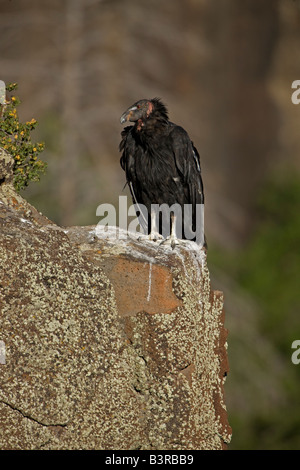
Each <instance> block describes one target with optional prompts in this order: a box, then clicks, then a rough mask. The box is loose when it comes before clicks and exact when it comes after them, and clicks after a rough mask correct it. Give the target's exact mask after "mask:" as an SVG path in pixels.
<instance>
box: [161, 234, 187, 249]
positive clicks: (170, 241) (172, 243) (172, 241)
mask: <svg viewBox="0 0 300 470" xmlns="http://www.w3.org/2000/svg"><path fill="white" fill-rule="evenodd" d="M183 243H184V240H179V239H178V238H177V237H175V236H174V235H170V236H169V237H167V238H165V239H164V240H163V241H162V242H161V243H160V245H170V246H171V248H172V250H174V248H175V247H176V245H177V246H178V245H182V244H183Z"/></svg>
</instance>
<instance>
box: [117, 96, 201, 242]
mask: <svg viewBox="0 0 300 470" xmlns="http://www.w3.org/2000/svg"><path fill="white" fill-rule="evenodd" d="M127 121H130V122H133V123H134V124H133V125H132V126H127V127H125V128H124V130H123V131H122V133H121V135H122V140H121V142H120V147H119V148H120V152H122V156H121V160H120V163H121V167H122V169H123V170H124V171H125V174H126V180H127V183H128V185H129V188H130V192H131V196H132V199H133V203H134V204H135V209H136V211H137V214H138V216H139V221H140V224H141V225H142V227H143V228H144V230H145V231H146V234H148V236H149V238H150V239H151V240H157V239H159V238H165V239H167V240H168V241H169V242H170V243H171V246H172V248H174V246H175V244H177V243H178V242H179V241H178V239H190V240H194V241H196V242H197V243H198V244H199V245H203V244H204V243H205V242H204V232H203V231H204V228H203V207H204V206H203V205H204V193H203V182H202V176H201V168H200V157H199V154H198V152H197V150H196V148H195V146H194V145H193V142H192V141H191V139H190V138H189V136H188V134H187V132H186V131H185V130H184V129H183V128H182V127H180V126H178V125H176V124H174V123H172V122H170V121H169V118H168V111H167V108H166V106H165V105H164V104H163V103H162V101H161V100H160V99H158V98H154V99H151V100H146V99H143V100H140V101H137V102H136V103H135V104H133V105H132V106H130V107H129V108H128V109H127V111H125V112H124V113H123V114H122V116H121V118H120V122H121V124H124V123H126V122H127ZM158 207H160V208H162V207H164V208H165V207H167V208H169V209H170V208H171V211H170V210H169V212H167V215H168V221H169V224H168V229H167V230H169V232H168V233H166V231H165V226H164V223H163V222H162V214H163V211H162V210H159V211H157V208H158ZM176 208H179V209H180V211H179V212H180V213H179V215H180V217H178V211H177V210H176ZM199 208H200V210H199ZM198 216H199V217H198ZM164 220H166V219H164ZM170 226H171V228H170ZM196 234H198V235H199V236H196ZM202 234H203V235H202Z"/></svg>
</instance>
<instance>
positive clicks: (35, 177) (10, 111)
mask: <svg viewBox="0 0 300 470" xmlns="http://www.w3.org/2000/svg"><path fill="white" fill-rule="evenodd" d="M16 89H17V84H16V83H11V84H9V85H7V86H6V92H7V94H9V95H10V96H9V97H8V96H7V98H6V101H5V104H3V105H2V106H0V109H1V110H0V146H1V147H3V148H4V149H5V150H6V151H7V152H8V153H10V155H11V156H12V157H13V158H14V160H15V165H14V186H15V188H16V190H17V191H20V190H21V189H24V188H25V187H26V186H28V184H29V182H30V181H39V180H40V177H41V175H42V174H44V173H45V170H46V166H47V164H46V162H44V161H42V160H41V159H40V158H39V154H40V153H41V152H42V151H43V150H44V143H34V142H32V140H31V132H32V131H33V130H34V129H35V127H36V125H37V121H36V120H35V119H31V121H27V122H25V123H22V122H20V121H19V117H18V113H17V107H18V106H19V104H20V103H21V102H20V100H19V98H18V97H17V96H15V95H14V93H13V92H14V91H15V90H16Z"/></svg>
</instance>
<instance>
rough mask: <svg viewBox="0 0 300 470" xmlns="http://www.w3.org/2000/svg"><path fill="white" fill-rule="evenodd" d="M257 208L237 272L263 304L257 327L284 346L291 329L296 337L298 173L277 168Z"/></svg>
mask: <svg viewBox="0 0 300 470" xmlns="http://www.w3.org/2000/svg"><path fill="white" fill-rule="evenodd" d="M257 209H258V213H259V216H260V219H261V222H260V225H259V228H258V230H257V231H256V233H255V236H254V238H253V239H252V241H251V243H250V245H249V246H248V248H247V249H246V250H245V252H244V253H243V255H242V256H241V258H240V259H239V262H238V265H237V276H238V278H239V280H240V283H241V284H242V286H243V287H245V288H246V289H247V290H248V291H249V292H250V293H251V294H253V295H254V296H255V297H256V298H257V299H258V300H259V301H260V303H261V305H262V307H263V310H264V312H265V315H264V317H263V318H262V319H261V327H262V330H263V331H265V332H268V334H269V335H271V336H272V338H273V340H274V342H275V343H276V345H277V347H278V348H279V349H280V350H281V351H282V352H285V351H286V344H287V343H288V344H291V342H292V341H293V340H294V339H295V334H297V333H298V334H299V337H300V325H299V318H298V312H299V310H300V289H299V280H300V250H299V241H300V218H299V213H300V176H299V175H298V174H297V173H292V174H291V173H289V174H283V175H280V176H277V177H275V178H274V179H273V180H272V181H270V182H269V183H267V184H266V186H265V187H264V189H263V191H262V193H261V194H260V196H259V199H258V204H257Z"/></svg>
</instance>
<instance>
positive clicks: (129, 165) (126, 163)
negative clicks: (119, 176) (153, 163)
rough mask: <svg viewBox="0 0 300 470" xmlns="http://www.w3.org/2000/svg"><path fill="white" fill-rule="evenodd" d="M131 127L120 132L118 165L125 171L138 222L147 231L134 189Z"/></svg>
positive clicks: (146, 224) (144, 218)
mask: <svg viewBox="0 0 300 470" xmlns="http://www.w3.org/2000/svg"><path fill="white" fill-rule="evenodd" d="M131 129H132V126H128V127H125V128H124V130H123V131H122V133H121V136H122V140H121V142H120V146H119V148H120V151H122V152H123V153H122V156H121V159H120V165H121V167H122V169H123V170H124V171H125V175H126V184H128V187H129V190H130V194H131V197H132V201H133V203H134V205H135V206H136V210H138V212H139V215H138V219H139V223H140V225H141V227H142V229H143V231H144V232H145V233H147V230H148V220H147V214H145V211H144V210H143V209H144V208H143V207H142V206H141V205H140V204H139V202H138V199H137V197H136V194H135V191H134V183H135V181H134V180H135V176H134V175H135V171H134V157H133V155H134V151H133V148H131V147H132V145H131V144H132V143H131V142H130V131H131ZM126 184H125V186H126Z"/></svg>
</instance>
